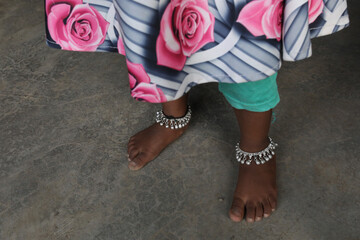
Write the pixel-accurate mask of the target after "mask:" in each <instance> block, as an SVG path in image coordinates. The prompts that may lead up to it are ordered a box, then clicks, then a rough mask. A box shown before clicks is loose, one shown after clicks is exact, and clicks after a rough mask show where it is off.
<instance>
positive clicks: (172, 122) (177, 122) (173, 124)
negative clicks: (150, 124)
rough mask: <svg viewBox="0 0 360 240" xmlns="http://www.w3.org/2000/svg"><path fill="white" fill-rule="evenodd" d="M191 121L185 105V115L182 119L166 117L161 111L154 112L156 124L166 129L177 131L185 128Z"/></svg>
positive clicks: (189, 109)
mask: <svg viewBox="0 0 360 240" xmlns="http://www.w3.org/2000/svg"><path fill="white" fill-rule="evenodd" d="M190 119H191V108H190V105H187V111H186V114H185V115H184V116H183V117H172V116H166V115H165V114H164V112H163V111H162V110H160V111H157V112H156V122H157V123H160V126H163V125H165V127H166V128H168V127H170V128H171V129H178V128H183V127H185V126H186V125H187V124H188V123H189V121H190Z"/></svg>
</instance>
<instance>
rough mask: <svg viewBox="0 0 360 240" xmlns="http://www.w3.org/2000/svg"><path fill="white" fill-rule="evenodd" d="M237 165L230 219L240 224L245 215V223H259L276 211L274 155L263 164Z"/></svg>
mask: <svg viewBox="0 0 360 240" xmlns="http://www.w3.org/2000/svg"><path fill="white" fill-rule="evenodd" d="M252 152H255V151H252ZM239 165H240V166H239V174H238V183H237V186H236V189H235V193H234V198H233V202H232V206H231V209H230V210H229V215H230V218H231V220H233V221H235V222H240V221H241V220H242V219H243V217H244V216H245V215H246V216H245V218H246V221H247V222H254V221H260V220H261V219H262V218H263V217H268V216H270V214H271V212H273V211H275V209H276V203H277V187H276V155H274V156H273V157H272V159H270V160H269V161H268V162H266V163H265V164H260V165H256V164H255V163H254V162H252V163H251V164H250V165H246V164H239Z"/></svg>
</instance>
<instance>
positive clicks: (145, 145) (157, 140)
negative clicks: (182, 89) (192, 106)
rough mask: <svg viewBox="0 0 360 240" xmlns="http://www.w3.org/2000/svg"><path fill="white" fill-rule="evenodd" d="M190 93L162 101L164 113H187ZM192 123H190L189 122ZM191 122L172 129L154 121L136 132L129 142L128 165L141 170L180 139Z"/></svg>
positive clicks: (168, 114)
mask: <svg viewBox="0 0 360 240" xmlns="http://www.w3.org/2000/svg"><path fill="white" fill-rule="evenodd" d="M188 95H189V93H186V94H185V95H183V96H182V97H181V98H179V99H177V100H174V101H169V102H166V103H162V109H163V111H164V114H165V115H167V116H173V117H182V116H184V115H185V114H186V110H187V99H188ZM189 124H190V123H189ZM189 124H188V125H186V126H185V127H183V128H180V129H170V128H166V127H165V126H160V124H159V123H156V122H155V121H154V123H153V124H152V125H151V126H149V127H147V128H146V129H144V130H142V131H140V132H138V133H136V134H135V135H134V136H132V137H131V138H130V140H129V142H128V159H129V164H128V167H129V168H130V169H131V170H139V169H141V168H142V167H144V166H145V165H146V164H147V163H148V162H150V161H152V160H153V159H155V158H156V157H157V156H158V155H159V154H160V152H161V151H162V150H164V149H165V147H167V146H168V145H169V144H170V143H172V142H173V141H175V140H176V139H178V138H179V137H180V136H181V135H182V134H183V133H184V132H185V130H186V129H187V128H188V127H189Z"/></svg>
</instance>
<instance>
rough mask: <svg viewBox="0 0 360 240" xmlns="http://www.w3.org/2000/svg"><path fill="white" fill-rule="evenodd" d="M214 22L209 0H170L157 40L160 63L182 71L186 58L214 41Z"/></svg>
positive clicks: (158, 61) (158, 62) (158, 60)
mask: <svg viewBox="0 0 360 240" xmlns="http://www.w3.org/2000/svg"><path fill="white" fill-rule="evenodd" d="M214 25H215V17H214V15H213V14H212V13H211V12H210V11H209V6H208V1H207V0H171V2H170V3H169V4H168V5H167V7H166V9H165V11H164V14H163V16H162V19H161V23H160V34H159V36H158V38H157V41H156V54H157V64H158V65H162V66H166V67H170V68H173V69H176V70H179V71H180V70H182V69H183V67H184V65H185V61H186V58H187V57H190V56H191V55H192V54H193V53H195V52H196V51H198V50H199V49H200V48H202V47H203V46H204V45H205V44H207V43H209V42H213V41H214Z"/></svg>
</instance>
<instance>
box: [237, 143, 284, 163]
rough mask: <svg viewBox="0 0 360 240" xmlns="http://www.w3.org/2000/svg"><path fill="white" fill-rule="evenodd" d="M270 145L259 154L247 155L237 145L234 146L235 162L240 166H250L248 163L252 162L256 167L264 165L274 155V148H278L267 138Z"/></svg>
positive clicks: (247, 153)
mask: <svg viewBox="0 0 360 240" xmlns="http://www.w3.org/2000/svg"><path fill="white" fill-rule="evenodd" d="M269 140H270V143H269V145H268V146H267V147H266V148H265V149H264V150H262V151H260V152H254V153H249V152H245V151H243V150H241V149H240V146H239V143H237V144H236V145H235V149H236V160H237V161H238V162H240V163H241V164H244V163H246V164H247V165H250V163H251V162H252V161H253V160H254V161H255V163H256V164H257V165H259V164H264V163H266V162H267V161H269V160H270V159H271V158H272V157H273V155H275V152H274V150H275V147H277V146H278V144H277V143H274V142H273V140H272V139H271V138H270V137H269Z"/></svg>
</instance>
